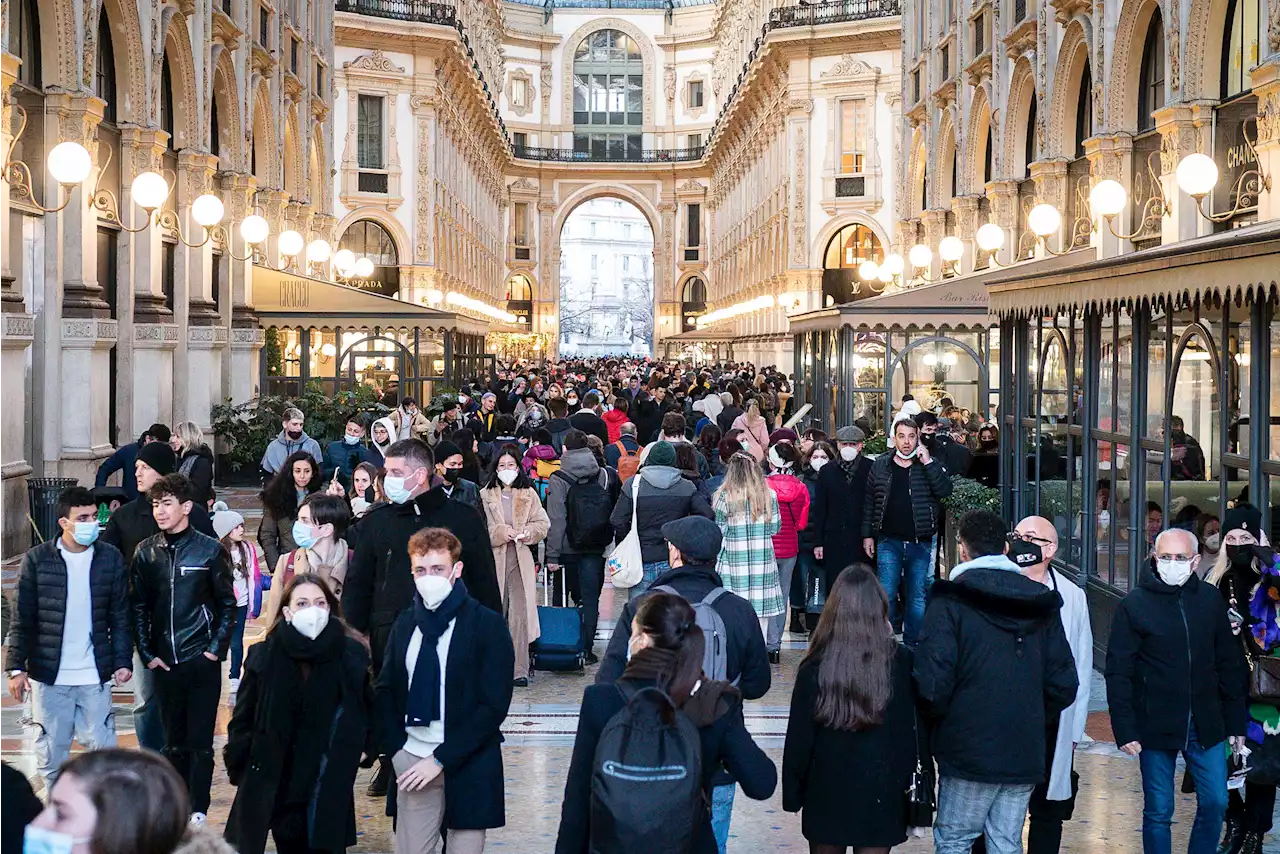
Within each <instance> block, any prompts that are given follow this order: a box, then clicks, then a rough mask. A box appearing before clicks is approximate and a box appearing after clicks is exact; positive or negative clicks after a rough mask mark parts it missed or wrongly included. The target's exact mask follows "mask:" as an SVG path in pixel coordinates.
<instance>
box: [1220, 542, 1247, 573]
mask: <svg viewBox="0 0 1280 854" xmlns="http://www.w3.org/2000/svg"><path fill="white" fill-rule="evenodd" d="M1226 549H1227V561H1228V562H1229V563H1230V564H1231V565H1232V566H1234V567H1237V568H1239V569H1252V568H1253V546H1251V545H1247V546H1246V545H1228V546H1226Z"/></svg>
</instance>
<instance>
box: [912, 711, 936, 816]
mask: <svg viewBox="0 0 1280 854" xmlns="http://www.w3.org/2000/svg"><path fill="white" fill-rule="evenodd" d="M918 726H919V724H918V723H917V719H916V715H915V714H912V716H911V731H912V733H914V734H915V737H916V769H915V770H914V771H912V772H911V785H909V786H908V787H907V792H906V795H907V827H932V826H933V811H934V808H935V807H936V805H937V803H936V800H935V798H934V791H933V768H932V767H930V768H929V770H928V771H926V770H925V768H924V764H923V763H922V762H921V761H920V732H919V730H918V729H917V727H918ZM930 764H931V765H932V763H930Z"/></svg>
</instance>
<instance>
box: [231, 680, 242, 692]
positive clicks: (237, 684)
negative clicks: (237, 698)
mask: <svg viewBox="0 0 1280 854" xmlns="http://www.w3.org/2000/svg"><path fill="white" fill-rule="evenodd" d="M239 690H240V680H239V679H232V680H231V693H232V694H234V693H235V692H237V691H239Z"/></svg>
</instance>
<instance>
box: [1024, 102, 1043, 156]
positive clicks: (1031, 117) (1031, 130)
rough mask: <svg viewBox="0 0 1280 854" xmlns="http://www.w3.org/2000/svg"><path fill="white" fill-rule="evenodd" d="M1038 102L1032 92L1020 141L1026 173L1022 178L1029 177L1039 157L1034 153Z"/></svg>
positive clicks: (1037, 152) (1036, 152) (1038, 154)
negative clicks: (1024, 130) (1025, 128)
mask: <svg viewBox="0 0 1280 854" xmlns="http://www.w3.org/2000/svg"><path fill="white" fill-rule="evenodd" d="M1039 100H1040V99H1039V98H1037V97H1036V93H1035V91H1034V90H1032V92H1031V107H1030V108H1029V109H1028V110H1027V130H1026V134H1025V135H1024V136H1023V140H1022V151H1023V155H1024V157H1025V158H1026V171H1025V172H1023V173H1022V174H1023V177H1029V176H1030V175H1031V164H1032V163H1035V162H1036V159H1037V158H1039V156H1040V152H1039V151H1036V122H1037V121H1039V109H1040V108H1039V106H1038V101H1039Z"/></svg>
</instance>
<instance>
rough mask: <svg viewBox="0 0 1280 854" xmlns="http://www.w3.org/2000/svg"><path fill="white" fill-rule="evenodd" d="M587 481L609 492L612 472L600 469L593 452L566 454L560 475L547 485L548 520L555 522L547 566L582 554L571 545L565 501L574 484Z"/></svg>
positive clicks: (548, 544)
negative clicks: (596, 482) (590, 480)
mask: <svg viewBox="0 0 1280 854" xmlns="http://www.w3.org/2000/svg"><path fill="white" fill-rule="evenodd" d="M560 475H563V477H562V476H560ZM583 477H596V478H598V479H599V482H600V485H601V486H602V487H604V488H605V489H606V490H607V489H608V488H609V472H607V471H605V470H604V469H602V468H600V464H599V463H597V462H596V455H595V454H593V453H592V452H591V449H590V448H577V449H576V450H572V451H565V452H564V455H563V456H562V457H560V473H559V474H558V475H556V476H554V477H552V478H551V479H550V480H549V481H547V516H548V517H550V519H551V530H550V531H548V532H547V563H558V562H559V561H560V559H561V558H562V557H563V556H564V555H573V554H578V552H577V551H576V550H575V549H574V548H573V546H571V545H569V538H568V536H567V535H568V531H567V530H566V525H565V522H566V521H567V520H568V512H567V509H566V507H565V500H566V499H567V498H568V497H569V488H570V487H571V486H572V485H573V484H572V481H575V480H578V479H579V478H583ZM566 478H567V479H566Z"/></svg>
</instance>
